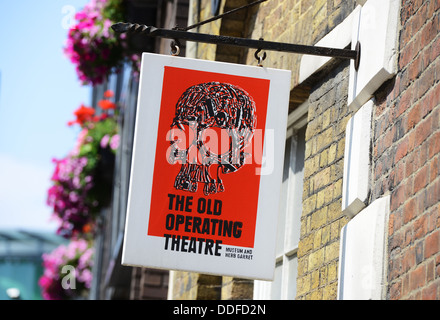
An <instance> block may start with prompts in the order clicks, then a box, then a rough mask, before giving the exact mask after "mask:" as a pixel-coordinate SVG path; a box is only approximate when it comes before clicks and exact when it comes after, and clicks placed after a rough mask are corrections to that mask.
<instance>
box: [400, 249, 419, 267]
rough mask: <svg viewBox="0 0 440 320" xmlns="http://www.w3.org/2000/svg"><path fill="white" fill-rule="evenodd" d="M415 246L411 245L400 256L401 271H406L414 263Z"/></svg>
mask: <svg viewBox="0 0 440 320" xmlns="http://www.w3.org/2000/svg"><path fill="white" fill-rule="evenodd" d="M414 250H415V248H414V247H411V248H408V249H407V250H406V251H405V254H404V255H403V257H402V271H403V272H407V271H408V270H410V269H411V268H412V267H414V266H415V265H416V255H415V251H414Z"/></svg>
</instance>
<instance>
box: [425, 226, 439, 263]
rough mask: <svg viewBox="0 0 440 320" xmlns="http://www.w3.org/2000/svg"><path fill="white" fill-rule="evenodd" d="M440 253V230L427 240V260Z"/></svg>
mask: <svg viewBox="0 0 440 320" xmlns="http://www.w3.org/2000/svg"><path fill="white" fill-rule="evenodd" d="M439 251H440V230H437V231H435V232H433V233H431V234H430V235H429V236H427V237H426V240H425V258H429V257H431V256H432V255H434V254H436V253H438V252H439Z"/></svg>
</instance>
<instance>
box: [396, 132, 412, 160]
mask: <svg viewBox="0 0 440 320" xmlns="http://www.w3.org/2000/svg"><path fill="white" fill-rule="evenodd" d="M408 145H409V144H408V137H406V138H404V139H403V140H402V141H401V142H400V143H399V144H398V145H397V149H396V154H395V156H394V163H397V162H399V161H400V160H401V159H402V158H403V157H405V156H406V154H407V153H408Z"/></svg>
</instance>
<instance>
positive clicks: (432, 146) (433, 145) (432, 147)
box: [428, 131, 440, 159]
mask: <svg viewBox="0 0 440 320" xmlns="http://www.w3.org/2000/svg"><path fill="white" fill-rule="evenodd" d="M428 145H429V152H428V156H429V159H431V158H432V157H433V156H434V155H436V154H439V153H440V131H439V132H437V133H435V134H433V135H432V136H431V137H429V140H428Z"/></svg>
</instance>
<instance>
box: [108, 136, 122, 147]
mask: <svg viewBox="0 0 440 320" xmlns="http://www.w3.org/2000/svg"><path fill="white" fill-rule="evenodd" d="M119 140H120V137H119V134H115V135H114V136H113V137H112V138H111V140H110V148H112V150H116V149H118V147H119Z"/></svg>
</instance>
